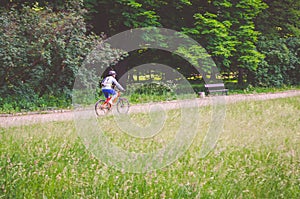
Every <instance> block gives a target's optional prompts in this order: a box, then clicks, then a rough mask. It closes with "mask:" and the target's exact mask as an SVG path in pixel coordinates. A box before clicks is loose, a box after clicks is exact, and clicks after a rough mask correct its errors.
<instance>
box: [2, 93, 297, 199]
mask: <svg viewBox="0 0 300 199" xmlns="http://www.w3.org/2000/svg"><path fill="white" fill-rule="evenodd" d="M299 110H300V97H292V98H285V99H276V100H268V101H253V102H240V103H237V104H231V105H227V112H226V120H225V125H224V131H223V133H222V135H221V137H220V139H219V142H218V145H217V147H216V148H215V149H214V150H213V151H212V152H211V153H210V154H209V155H208V156H207V157H205V158H203V159H198V158H197V154H198V153H199V150H200V145H201V141H202V139H203V132H205V131H206V130H207V129H208V128H209V123H210V118H209V117H202V118H203V119H202V121H200V125H201V128H199V129H197V133H198V136H197V137H196V138H195V140H194V142H193V144H192V146H191V147H190V148H189V150H188V151H187V152H186V153H185V154H184V155H183V156H182V157H180V158H179V159H178V160H177V161H175V162H174V163H173V164H171V165H170V166H168V167H165V168H163V169H161V170H156V171H152V172H149V173H141V174H133V173H127V172H124V171H119V170H116V169H114V168H112V167H108V166H106V165H105V164H103V162H101V160H98V159H97V158H95V157H94V156H93V154H91V153H90V152H89V151H88V150H87V149H86V148H85V147H84V145H83V144H82V141H81V139H80V138H78V137H77V135H76V131H75V127H74V124H73V122H51V123H44V124H35V125H30V126H20V127H11V128H2V129H0V132H1V133H0V140H1V145H0V156H1V160H0V198H300V191H299V190H300V118H299ZM169 113H170V115H171V116H173V117H169V118H168V119H169V120H168V122H166V124H165V125H167V126H168V125H169V126H168V128H166V129H163V130H162V134H163V135H157V136H155V137H153V138H151V139H148V140H137V139H136V138H132V137H130V136H128V135H124V134H121V133H120V132H118V131H117V128H113V127H107V129H106V135H107V136H108V137H109V138H110V140H111V142H114V143H116V144H117V145H119V146H121V147H124V148H126V147H131V148H127V149H128V150H137V151H139V150H145V151H147V150H153V149H156V148H155V147H159V146H161V143H163V142H164V141H165V142H167V141H168V139H169V137H168V136H166V135H167V133H168V129H169V130H172V128H176V127H172V126H173V125H172V124H173V123H174V122H175V123H176V111H175V110H172V111H170V112H169ZM210 113H211V109H210V108H209V107H206V108H203V109H201V111H200V114H201V115H203V116H207V115H210ZM178 115H179V114H178ZM132 119H133V120H134V121H135V122H136V123H140V124H141V125H145V124H146V123H147V122H148V121H147V120H148V119H147V117H146V116H145V115H142V114H141V115H139V114H137V115H133V116H132ZM110 120H111V119H110V118H109V117H108V118H106V119H105V120H101V121H99V122H100V123H102V124H105V122H110ZM192 130H195V129H191V131H192ZM170 132H171V131H170ZM171 136H172V135H171ZM131 139H132V140H131ZM129 142H131V143H132V145H131V144H129V145H128V146H127V145H126V144H124V143H129ZM133 143H136V144H133ZM147 147H148V148H147Z"/></svg>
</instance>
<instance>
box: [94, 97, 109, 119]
mask: <svg viewBox="0 0 300 199" xmlns="http://www.w3.org/2000/svg"><path fill="white" fill-rule="evenodd" d="M104 102H105V100H103V99H101V100H98V101H97V102H96V104H95V112H96V115H98V116H101V115H105V113H106V110H107V105H106V104H104Z"/></svg>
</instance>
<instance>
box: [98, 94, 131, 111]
mask: <svg viewBox="0 0 300 199" xmlns="http://www.w3.org/2000/svg"><path fill="white" fill-rule="evenodd" d="M120 95H121V93H120V91H118V96H117V98H116V99H115V102H116V103H115V102H114V104H116V106H117V111H118V113H128V111H129V106H130V105H129V101H128V99H126V98H124V97H120ZM111 97H112V96H110V97H109V98H107V99H106V100H104V99H100V100H98V101H97V102H96V104H95V112H96V114H97V115H98V116H100V115H105V114H106V113H108V112H109V111H110V110H111V109H112V107H110V105H109V103H108V102H109V100H110V99H111Z"/></svg>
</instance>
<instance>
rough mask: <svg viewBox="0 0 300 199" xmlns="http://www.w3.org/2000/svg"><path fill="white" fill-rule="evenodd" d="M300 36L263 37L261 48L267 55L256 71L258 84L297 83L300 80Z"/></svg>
mask: <svg viewBox="0 0 300 199" xmlns="http://www.w3.org/2000/svg"><path fill="white" fill-rule="evenodd" d="M299 44H300V39H299V38H294V37H291V38H286V39H282V38H274V39H273V40H270V39H266V38H261V39H260V41H259V42H258V43H257V45H258V48H259V50H260V51H261V52H262V53H264V54H265V55H266V59H265V60H264V62H262V63H261V64H260V66H259V68H258V69H257V71H256V73H255V77H256V82H255V84H256V85H260V86H276V87H280V86H283V85H295V84H299V82H300V72H299V71H300V60H299V48H300V45H299Z"/></svg>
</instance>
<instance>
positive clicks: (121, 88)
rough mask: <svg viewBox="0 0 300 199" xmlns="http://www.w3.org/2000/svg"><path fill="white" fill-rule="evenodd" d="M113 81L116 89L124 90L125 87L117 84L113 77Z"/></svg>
mask: <svg viewBox="0 0 300 199" xmlns="http://www.w3.org/2000/svg"><path fill="white" fill-rule="evenodd" d="M113 83H114V84H115V85H116V86H117V88H118V89H120V90H121V91H124V90H125V89H124V88H123V87H122V86H121V84H119V82H118V81H117V80H116V79H113Z"/></svg>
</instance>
